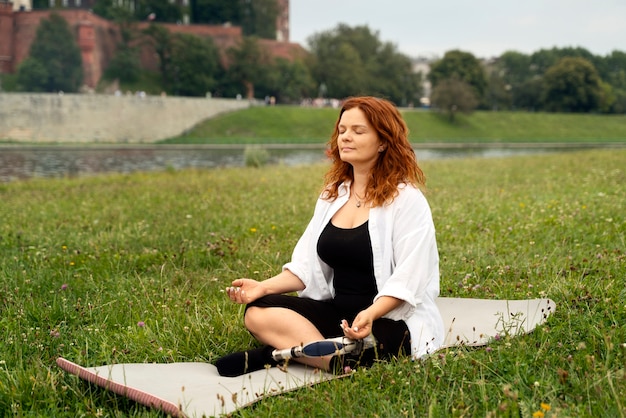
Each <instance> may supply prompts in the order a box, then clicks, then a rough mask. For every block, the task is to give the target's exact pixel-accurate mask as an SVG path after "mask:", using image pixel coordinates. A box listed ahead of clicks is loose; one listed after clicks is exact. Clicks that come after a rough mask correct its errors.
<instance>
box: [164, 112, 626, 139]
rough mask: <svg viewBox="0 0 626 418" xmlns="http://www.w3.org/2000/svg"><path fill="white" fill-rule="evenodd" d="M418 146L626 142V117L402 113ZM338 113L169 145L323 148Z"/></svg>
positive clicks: (237, 124) (246, 122)
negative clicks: (449, 116)
mask: <svg viewBox="0 0 626 418" xmlns="http://www.w3.org/2000/svg"><path fill="white" fill-rule="evenodd" d="M402 113H403V115H404V117H405V119H406V122H407V125H408V126H409V129H410V131H411V141H412V142H414V143H425V142H426V143H455V142H462V143H467V142H479V143H506V142H530V143H540V142H552V143H553V142H573V143H581V142H590V143H593V142H626V115H591V114H554V113H527V112H475V113H473V114H472V115H470V116H465V115H459V116H458V117H457V123H455V124H451V123H450V122H449V121H448V120H447V119H446V118H445V117H444V116H442V115H440V114H437V113H435V112H423V111H419V110H403V111H402ZM337 114H338V111H337V110H336V109H314V108H302V107H290V106H276V107H253V108H249V109H246V110H242V111H237V112H233V113H228V114H224V115H221V116H217V117H215V118H212V119H210V120H207V121H205V122H203V123H200V124H199V125H198V126H196V127H195V128H194V129H192V130H191V131H190V132H188V133H187V134H185V135H182V136H180V137H176V138H171V139H169V140H167V141H164V142H166V143H196V144H198V143H217V144H231V143H243V144H252V143H290V144H303V143H305V144H309V143H313V144H315V143H319V144H323V143H324V142H325V141H326V140H327V139H328V137H329V136H330V134H331V132H332V127H333V124H334V122H335V120H336V118H337Z"/></svg>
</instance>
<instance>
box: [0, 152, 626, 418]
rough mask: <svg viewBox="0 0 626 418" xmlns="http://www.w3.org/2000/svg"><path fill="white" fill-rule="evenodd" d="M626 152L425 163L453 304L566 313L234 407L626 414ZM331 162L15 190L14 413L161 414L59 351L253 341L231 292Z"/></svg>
mask: <svg viewBox="0 0 626 418" xmlns="http://www.w3.org/2000/svg"><path fill="white" fill-rule="evenodd" d="M624 161H626V151H625V150H613V151H585V152H573V153H566V154H550V155H535V156H524V157H515V158H502V159H465V160H458V159H457V160H440V161H428V162H426V163H425V164H424V169H425V172H426V174H427V175H428V177H429V183H428V185H429V189H428V191H427V197H428V199H429V202H430V204H431V207H432V210H433V216H434V219H435V223H436V226H437V231H438V232H437V233H438V243H439V249H440V254H441V274H442V275H441V289H442V296H450V297H474V298H518V299H521V298H535V297H549V298H551V299H553V300H554V301H555V302H556V304H557V309H556V312H555V314H554V315H553V316H552V317H551V318H550V319H549V321H548V322H547V324H546V325H544V326H541V327H539V328H538V329H536V330H535V331H534V332H533V333H531V334H529V335H526V336H520V337H516V338H510V337H505V338H503V339H501V340H500V341H494V342H493V343H492V344H491V345H490V346H489V347H488V348H486V347H483V348H478V349H470V348H455V349H450V350H445V351H442V352H440V353H438V354H436V355H434V356H433V357H431V358H429V359H427V360H426V361H424V362H410V361H407V360H406V359H400V360H398V361H394V362H390V363H381V364H377V365H375V366H374V367H372V368H371V369H368V370H358V371H357V372H356V373H355V374H354V375H352V377H350V378H347V379H340V380H335V381H332V382H328V383H321V384H318V385H316V386H314V387H312V388H303V389H302V390H299V391H297V392H294V393H288V394H284V395H280V396H276V397H272V398H268V399H266V400H264V401H262V402H260V403H258V404H257V405H255V406H254V407H251V408H246V409H244V410H241V411H238V412H237V413H236V414H234V416H237V417H257V416H267V417H269V416H272V417H273V416H302V417H310V416H338V417H339V416H380V417H387V416H393V417H396V416H409V417H417V416H434V417H448V416H456V417H461V416H483V417H484V416H505V417H507V416H515V417H518V416H524V417H529V416H532V414H533V413H535V412H537V411H542V409H541V408H542V404H544V408H547V407H549V408H550V410H549V411H543V412H545V415H546V416H548V417H551V416H562V417H563V416H567V417H574V416H576V417H578V416H582V417H624V416H625V415H626V401H624V399H626V373H625V371H624V365H625V364H626V345H625V344H626V327H625V326H624V324H625V323H626V290H624V277H625V276H626V253H625V248H626V220H625V218H624V207H626V190H625V189H626V187H625V186H624V184H626V172H625V171H624ZM324 170H325V167H324V166H323V165H315V166H302V167H292V168H289V167H283V166H266V167H262V168H258V169H255V168H240V169H219V170H218V169H216V170H204V171H200V170H185V171H174V170H170V171H167V172H162V173H151V174H142V173H136V174H129V175H122V174H119V175H106V176H95V177H85V178H74V179H33V180H29V181H23V182H14V183H8V184H0V201H1V202H2V204H1V205H0V219H1V220H2V222H0V329H2V330H3V337H4V338H2V339H0V415H1V416H67V417H74V416H136V417H137V416H142V417H148V416H154V417H156V416H159V414H157V413H156V412H154V411H150V410H149V409H147V408H144V407H143V406H140V405H137V404H135V403H133V402H130V401H128V400H126V399H124V398H121V397H118V396H115V395H113V394H111V393H109V392H106V391H104V390H101V389H97V388H94V387H92V386H90V385H88V384H87V383H85V382H83V381H80V380H79V379H77V378H76V377H74V376H71V375H68V374H66V373H64V372H62V371H61V370H60V369H59V368H57V367H56V365H55V364H54V361H55V359H56V357H58V356H64V357H66V358H68V359H69V360H72V361H75V362H77V363H80V364H83V365H86V366H95V365H101V364H106V363H113V362H116V363H119V362H174V361H208V362H211V361H214V360H215V359H216V358H217V357H218V356H221V355H223V354H225V353H228V352H232V351H235V350H240V349H242V348H244V347H248V346H250V345H251V344H254V341H253V340H252V338H251V337H250V335H249V334H248V333H247V332H246V331H245V330H244V329H243V326H242V316H241V315H242V308H241V306H239V305H234V304H231V303H229V302H228V301H227V300H226V298H225V296H224V294H223V292H222V289H223V288H224V287H225V286H227V285H228V284H229V283H230V281H231V280H233V279H235V278H238V277H244V276H245V277H252V278H257V279H263V278H266V277H268V276H269V275H272V274H274V273H276V272H277V271H279V269H280V266H281V265H282V264H283V263H284V262H285V261H287V260H288V258H289V255H290V253H291V250H292V248H293V245H294V244H295V241H296V239H297V238H298V237H299V235H300V234H301V232H302V231H303V228H304V227H305V225H306V222H307V221H308V219H309V217H310V216H311V213H312V210H313V204H314V201H315V196H316V194H317V192H318V191H319V187H320V184H321V178H322V175H323V173H324ZM286 178H288V179H289V180H288V181H285V179H286ZM140 322H142V323H143V324H144V326H140V325H139V323H140Z"/></svg>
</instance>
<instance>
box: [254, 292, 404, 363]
mask: <svg viewBox="0 0 626 418" xmlns="http://www.w3.org/2000/svg"><path fill="white" fill-rule="evenodd" d="M249 306H257V307H260V308H286V309H290V310H292V311H294V312H297V313H299V314H300V315H302V316H303V317H305V318H306V319H308V320H309V321H310V322H311V323H312V324H313V325H314V326H315V327H316V328H317V329H318V331H319V332H320V334H322V335H323V336H324V338H332V337H339V336H343V331H342V329H341V327H340V326H339V325H340V323H341V321H342V320H343V319H345V320H347V321H348V323H350V324H351V323H352V321H353V320H354V318H355V316H356V314H357V313H358V312H348V311H345V310H342V309H341V308H340V307H338V306H337V305H335V304H334V303H333V301H332V300H328V301H320V300H314V299H309V298H301V297H297V296H289V295H268V296H264V297H262V298H260V299H257V300H255V301H254V302H252V303H250V304H249V305H248V307H249ZM246 309H247V307H246ZM372 335H374V337H375V338H376V340H377V341H378V345H377V348H378V353H377V354H378V355H377V357H378V358H391V357H398V356H399V355H409V354H410V353H411V338H410V333H409V329H408V327H407V326H406V323H405V322H404V321H394V320H392V319H388V318H379V319H377V320H376V321H374V323H373V324H372Z"/></svg>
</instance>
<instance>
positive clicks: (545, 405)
mask: <svg viewBox="0 0 626 418" xmlns="http://www.w3.org/2000/svg"><path fill="white" fill-rule="evenodd" d="M541 409H542V410H544V411H546V412H547V411H549V410H550V409H552V407H551V406H550V404H547V403H543V402H541Z"/></svg>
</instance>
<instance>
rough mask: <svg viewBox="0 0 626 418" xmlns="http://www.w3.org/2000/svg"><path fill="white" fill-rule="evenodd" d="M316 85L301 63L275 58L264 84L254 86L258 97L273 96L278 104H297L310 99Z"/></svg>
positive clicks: (306, 68)
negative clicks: (307, 98)
mask: <svg viewBox="0 0 626 418" xmlns="http://www.w3.org/2000/svg"><path fill="white" fill-rule="evenodd" d="M316 87H317V86H316V85H315V82H314V81H313V78H312V77H311V73H310V72H309V69H308V67H307V66H306V65H305V64H304V63H303V62H302V61H294V62H290V61H288V60H286V59H284V58H277V59H276V60H274V62H273V63H272V65H271V66H270V68H269V71H268V72H267V78H266V82H265V83H262V84H261V85H258V86H255V91H256V92H257V94H258V96H266V95H267V96H274V97H276V100H277V102H279V103H298V102H300V101H301V100H302V99H303V98H305V97H312V96H313V95H314V94H315V91H316Z"/></svg>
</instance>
